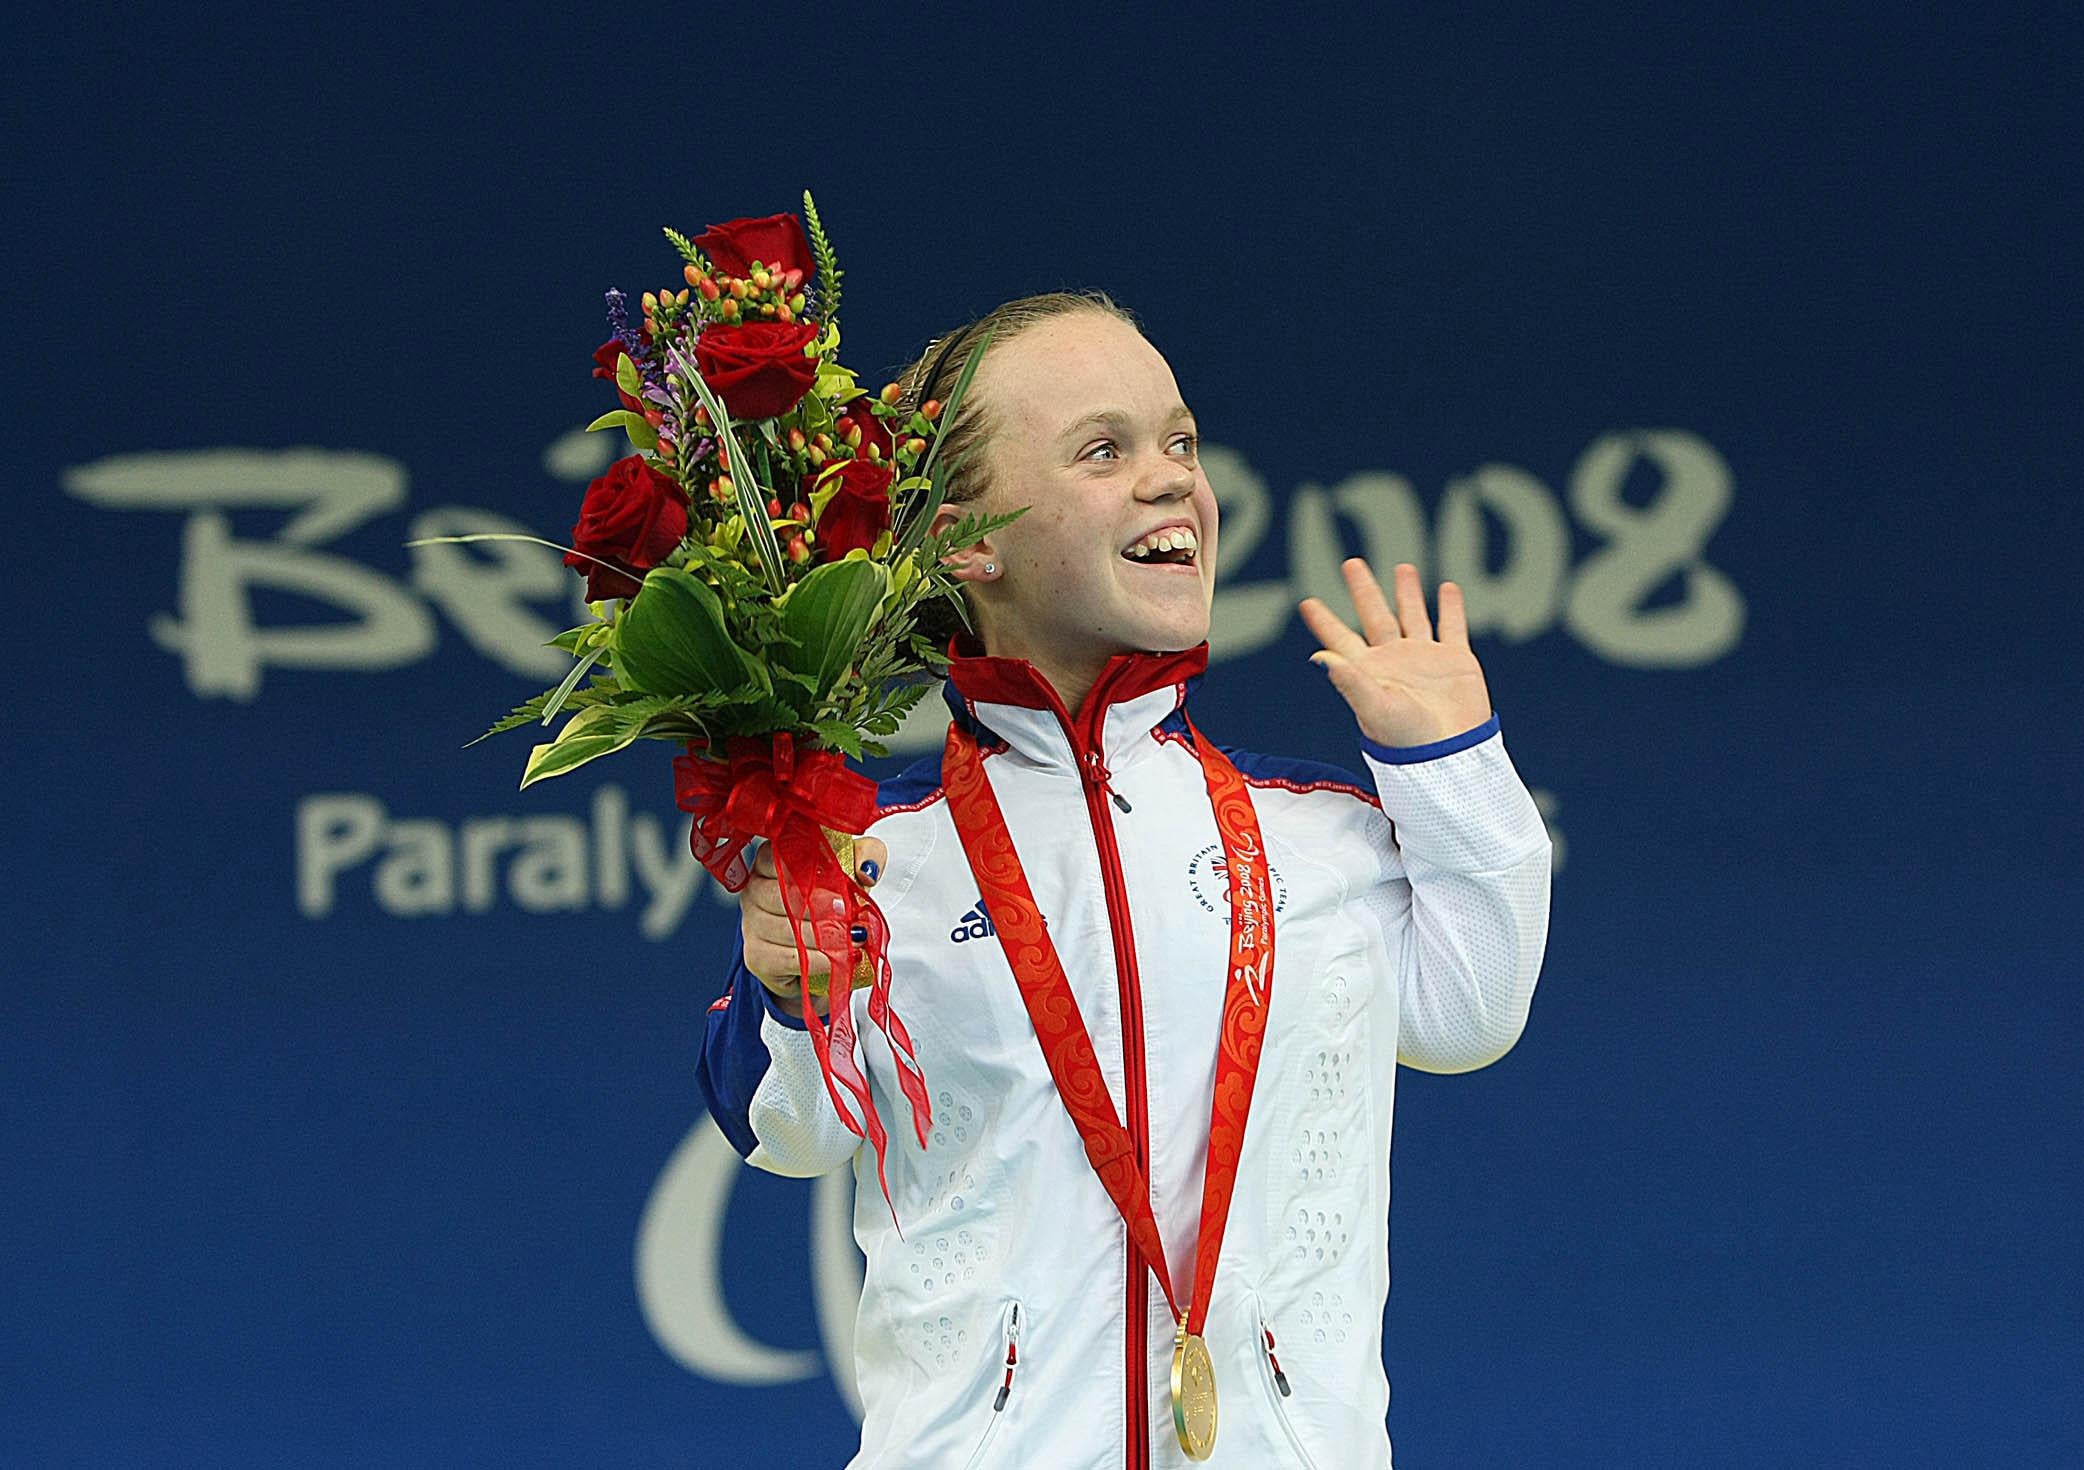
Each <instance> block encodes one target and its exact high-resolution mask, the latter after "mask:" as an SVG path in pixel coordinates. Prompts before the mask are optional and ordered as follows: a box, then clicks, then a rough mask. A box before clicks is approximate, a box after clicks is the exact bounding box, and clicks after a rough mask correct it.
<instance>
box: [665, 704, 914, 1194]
mask: <svg viewBox="0 0 2084 1470" xmlns="http://www.w3.org/2000/svg"><path fill="white" fill-rule="evenodd" d="M687 751H688V753H687V754H686V755H681V756H675V757H674V758H673V795H674V800H675V802H676V804H678V806H679V807H680V809H681V810H682V811H685V812H691V813H693V815H694V819H695V820H694V826H693V827H692V829H691V830H690V831H689V833H688V846H689V848H690V849H691V850H692V851H693V852H694V855H695V858H696V860H697V861H698V862H700V863H701V864H702V866H703V867H705V868H707V869H708V870H709V871H710V872H711V873H712V874H714V875H715V877H716V880H717V882H719V883H721V884H723V885H724V887H725V888H726V889H728V890H729V891H731V892H733V893H736V892H738V891H739V890H740V889H742V888H744V887H745V885H746V883H747V881H748V880H750V878H751V877H752V866H751V864H750V863H748V862H747V861H746V857H745V850H746V848H747V846H748V845H750V844H751V843H752V841H753V840H754V839H755V838H761V837H764V838H766V839H767V840H768V842H769V843H770V844H771V845H772V846H773V848H774V873H775V878H776V879H777V881H778V883H779V885H780V888H781V895H782V907H783V908H784V909H785V910H786V911H787V913H788V915H789V918H790V920H791V921H792V922H791V926H790V927H791V929H792V931H793V932H794V935H795V940H796V959H797V975H798V977H799V979H798V982H797V983H798V985H799V987H800V990H799V993H800V994H801V996H802V998H803V1022H804V1025H805V1027H806V1028H808V1030H809V1031H810V1039H811V1046H812V1047H813V1048H814V1049H815V1050H816V1052H817V1054H818V1070H819V1071H820V1072H821V1073H822V1074H823V1076H824V1078H825V1090H826V1091H827V1092H828V1093H830V1094H831V1096H832V1106H833V1108H834V1109H835V1110H836V1111H837V1112H838V1113H839V1120H840V1122H842V1123H844V1124H845V1125H846V1126H847V1128H848V1130H849V1131H850V1132H852V1133H853V1135H854V1136H855V1137H856V1138H862V1137H865V1138H867V1139H868V1141H869V1143H870V1144H871V1145H872V1146H873V1147H874V1149H875V1151H876V1177H877V1178H878V1179H879V1180H881V1181H882V1185H883V1201H884V1203H885V1204H889V1203H890V1180H889V1176H888V1175H887V1174H886V1173H885V1172H884V1168H883V1158H884V1153H885V1151H886V1147H887V1142H888V1139H887V1135H886V1133H885V1131H884V1128H883V1120H882V1119H881V1118H880V1117H879V1116H878V1115H877V1113H876V1107H875V1102H874V1100H873V1098H871V1097H870V1095H869V1087H868V1076H867V1074H866V1073H864V1072H863V1071H862V1070H861V1064H860V1062H859V1061H857V1060H856V1059H855V1056H854V1037H855V1032H854V1007H853V1004H852V999H851V994H852V993H851V990H850V988H849V987H850V984H851V981H852V979H853V975H854V969H855V945H854V939H853V935H852V932H851V931H852V930H853V929H855V928H857V927H858V928H860V929H862V930H864V931H865V932H866V934H867V936H868V937H867V939H866V941H865V942H864V943H863V944H862V946H861V950H862V952H864V953H865V954H866V955H867V956H868V958H869V960H870V962H871V964H872V966H873V968H874V972H875V979H874V981H873V982H872V983H871V985H870V986H869V992H868V1015H869V1019H870V1020H871V1021H872V1022H874V1023H875V1025H877V1026H878V1027H880V1028H881V1029H882V1031H883V1034H884V1035H885V1036H886V1037H888V1038H889V1041H890V1052H891V1055H892V1056H893V1057H894V1058H895V1059H896V1062H897V1081H898V1086H899V1087H900V1088H901V1089H902V1090H903V1092H904V1095H905V1099H906V1101H908V1102H909V1103H910V1104H911V1110H912V1126H913V1129H914V1131H915V1132H917V1134H918V1136H919V1146H920V1147H921V1148H924V1147H926V1136H927V1134H928V1132H929V1131H930V1130H931V1129H932V1127H933V1103H932V1099H931V1098H930V1097H929V1095H928V1094H927V1090H926V1077H925V1074H924V1073H922V1072H921V1071H920V1068H919V1060H918V1057H917V1056H916V1055H915V1054H914V1053H913V1050H912V1038H911V1035H910V1033H908V1032H907V1031H906V1030H905V1025H904V1022H903V1021H902V1020H900V1019H899V1018H898V1014H897V1012H896V1010H895V1009H893V1008H892V1006H891V1004H890V926H889V924H888V923H887V922H886V921H885V920H884V918H883V911H882V910H881V909H879V908H878V907H876V902H875V900H874V899H872V898H870V897H869V896H868V894H867V892H866V891H864V890H863V889H862V888H861V887H860V886H859V885H858V884H856V883H854V882H853V881H852V880H851V878H850V877H849V875H848V874H847V873H846V871H845V870H844V869H843V868H841V867H840V865H839V859H838V857H837V856H835V855H834V853H833V851H832V844H831V843H829V842H828V841H826V840H825V829H826V828H830V829H831V830H832V831H835V832H846V833H852V834H856V835H858V834H859V833H861V832H864V831H866V830H867V829H868V825H869V823H871V822H872V821H874V820H875V814H876V787H875V783H874V782H873V781H871V780H869V779H868V778H867V777H866V776H864V775H862V774H861V773H860V772H858V771H853V770H849V769H848V767H847V764H846V761H845V759H844V758H843V757H842V756H841V755H840V753H839V752H838V751H836V750H812V751H807V752H804V753H801V754H799V753H798V752H797V750H796V746H795V742H794V741H793V740H792V739H791V738H790V736H789V734H788V732H786V731H783V732H781V733H779V734H777V735H775V736H774V738H773V739H772V740H771V741H768V740H761V739H757V738H754V737H750V736H738V737H734V738H733V739H731V740H730V741H728V742H727V743H726V745H725V751H726V756H725V758H724V759H722V760H717V759H715V758H713V757H710V756H706V755H704V754H702V753H701V752H702V747H701V746H699V745H697V744H696V743H695V742H693V741H690V742H689V743H688V747H687ZM805 929H808V930H809V931H810V935H811V939H812V942H813V944H814V945H815V947H816V949H817V951H818V953H819V954H821V955H823V956H824V957H825V959H826V961H827V962H828V963H829V964H830V965H831V967H832V970H831V975H830V977H829V979H828V982H827V987H826V990H827V995H828V997H829V1000H830V1007H831V1020H830V1022H829V1023H828V1022H827V1021H826V1020H825V1019H824V1018H822V1017H820V1016H819V1015H818V1010H817V1007H816V1006H815V1005H813V1004H812V1002H811V994H810V979H809V970H810V952H809V950H808V949H806V948H805V946H804V942H803V931H804V930H805ZM842 1088H844V1090H845V1092H846V1094H847V1095H848V1096H850V1097H851V1098H852V1099H853V1101H854V1103H855V1105H856V1106H857V1107H858V1108H859V1109H860V1114H861V1117H860V1121H858V1122H857V1121H856V1120H855V1116H854V1113H853V1111H852V1110H850V1109H849V1107H848V1105H847V1097H843V1096H842V1095H841V1090H842ZM890 1215H891V1219H892V1220H895V1219H896V1218H897V1209H896V1206H895V1205H892V1206H891V1211H890Z"/></svg>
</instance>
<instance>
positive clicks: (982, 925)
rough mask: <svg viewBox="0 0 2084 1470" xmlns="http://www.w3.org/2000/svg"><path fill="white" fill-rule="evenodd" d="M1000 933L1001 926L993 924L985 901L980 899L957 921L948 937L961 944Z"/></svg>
mask: <svg viewBox="0 0 2084 1470" xmlns="http://www.w3.org/2000/svg"><path fill="white" fill-rule="evenodd" d="M998 932H999V926H998V925H996V924H994V923H992V922H991V914H990V913H989V912H987V911H986V909H985V907H984V900H983V899H981V898H980V899H978V900H977V901H976V903H974V904H972V905H971V906H970V911H969V912H968V913H966V914H964V915H963V916H962V917H961V918H959V919H957V920H956V921H955V927H954V928H953V929H950V930H949V931H948V937H949V938H950V939H952V940H954V941H955V942H956V943H957V944H961V943H962V942H963V941H964V940H965V939H983V938H985V937H986V936H988V935H992V934H996V933H998Z"/></svg>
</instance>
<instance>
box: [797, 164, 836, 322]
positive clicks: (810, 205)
mask: <svg viewBox="0 0 2084 1470" xmlns="http://www.w3.org/2000/svg"><path fill="white" fill-rule="evenodd" d="M803 216H804V218H805V219H806V220H807V221H808V222H809V224H810V248H811V253H812V254H813V255H815V256H816V257H817V261H818V279H819V280H820V281H822V282H823V283H824V284H823V285H822V286H820V287H819V288H818V300H819V302H820V303H821V304H822V305H823V307H824V310H825V324H826V325H827V326H830V325H831V324H832V323H833V322H835V321H837V320H839V281H840V276H841V274H842V272H841V271H840V268H839V257H838V256H836V255H834V254H833V253H832V242H831V241H830V240H828V239H826V238H825V222H824V221H823V220H821V219H819V218H818V206H817V204H816V202H815V201H813V200H812V199H811V197H810V190H808V189H805V190H804V191H803Z"/></svg>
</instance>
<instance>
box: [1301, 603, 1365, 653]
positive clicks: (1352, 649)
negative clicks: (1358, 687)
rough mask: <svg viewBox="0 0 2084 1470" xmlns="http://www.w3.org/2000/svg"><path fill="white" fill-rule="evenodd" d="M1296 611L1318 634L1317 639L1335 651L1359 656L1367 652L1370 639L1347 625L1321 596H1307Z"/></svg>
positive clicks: (1313, 631)
mask: <svg viewBox="0 0 2084 1470" xmlns="http://www.w3.org/2000/svg"><path fill="white" fill-rule="evenodd" d="M1296 611H1297V612H1299V613H1301V614H1302V620H1303V623H1304V625H1305V626H1306V627H1308V628H1309V630H1310V631H1311V632H1312V633H1314V634H1316V635H1317V641H1318V642H1319V643H1321V644H1323V645H1324V646H1325V647H1326V648H1328V649H1330V650H1332V651H1333V652H1334V653H1343V654H1345V655H1346V656H1347V657H1349V658H1357V657H1358V656H1360V655H1361V654H1363V653H1365V652H1367V648H1368V641H1367V640H1366V639H1365V638H1363V637H1361V636H1360V635H1359V634H1358V633H1356V632H1354V631H1353V630H1352V629H1351V628H1349V627H1347V626H1346V624H1345V622H1344V621H1343V620H1342V619H1341V618H1340V617H1339V615H1338V614H1337V613H1335V612H1333V611H1332V610H1331V609H1330V608H1328V607H1326V606H1325V605H1324V602H1323V600H1322V599H1320V598H1316V597H1305V598H1304V599H1303V600H1302V602H1301V603H1300V604H1298V605H1297V607H1296Z"/></svg>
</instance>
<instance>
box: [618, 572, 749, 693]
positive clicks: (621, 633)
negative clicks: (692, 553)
mask: <svg viewBox="0 0 2084 1470" xmlns="http://www.w3.org/2000/svg"><path fill="white" fill-rule="evenodd" d="M614 646H615V667H616V668H617V670H618V671H620V673H621V675H622V682H623V684H624V686H625V687H627V688H630V689H636V690H640V691H643V692H645V693H649V694H690V693H699V692H701V691H703V690H711V689H713V690H717V691H719V692H721V693H726V694H730V693H735V692H737V691H739V690H742V689H745V688H747V687H748V686H751V687H753V688H755V689H758V690H761V691H764V690H766V689H767V688H768V687H769V685H768V680H767V673H766V670H764V669H762V668H761V667H760V666H759V664H757V663H755V662H754V661H753V660H751V659H749V658H747V657H746V656H745V654H744V653H743V652H741V651H740V649H739V648H738V645H737V644H736V643H735V642H734V641H733V640H732V638H731V635H730V633H729V632H727V631H726V630H725V626H724V607H723V604H722V603H721V602H720V601H718V600H717V595H716V594H715V593H714V592H712V591H710V589H709V586H708V584H707V583H705V582H704V581H703V580H702V579H701V578H700V577H697V576H696V575H695V574H694V573H692V572H688V571H681V570H678V569H676V568H673V567H653V568H652V569H651V571H650V572H649V573H647V574H646V575H645V578H644V585H643V586H642V587H641V588H640V589H639V590H638V592H637V595H636V596H635V597H634V598H632V599H631V600H630V605H629V606H628V607H627V608H625V609H624V610H623V614H622V616H621V617H620V618H618V619H617V620H616V623H615V637H614Z"/></svg>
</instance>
